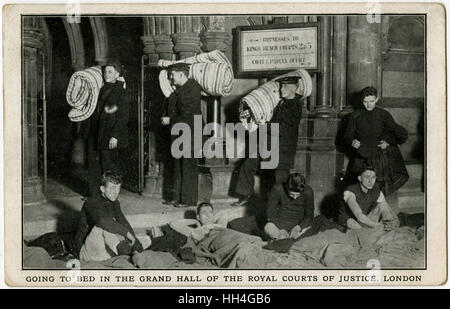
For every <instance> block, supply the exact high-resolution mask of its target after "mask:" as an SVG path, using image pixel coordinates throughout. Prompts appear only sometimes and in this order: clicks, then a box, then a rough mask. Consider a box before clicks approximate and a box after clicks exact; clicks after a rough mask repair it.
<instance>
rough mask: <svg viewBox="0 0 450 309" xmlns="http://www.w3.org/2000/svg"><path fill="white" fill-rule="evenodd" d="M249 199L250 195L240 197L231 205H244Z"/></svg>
mask: <svg viewBox="0 0 450 309" xmlns="http://www.w3.org/2000/svg"><path fill="white" fill-rule="evenodd" d="M249 200H250V198H249V197H244V198H240V199H239V200H238V201H236V202H234V203H231V206H233V207H239V206H244V205H246V204H247V203H248V202H249Z"/></svg>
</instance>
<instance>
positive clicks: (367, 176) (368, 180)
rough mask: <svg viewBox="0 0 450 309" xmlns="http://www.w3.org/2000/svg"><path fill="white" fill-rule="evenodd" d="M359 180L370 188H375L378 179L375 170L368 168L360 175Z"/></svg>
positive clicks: (365, 186)
mask: <svg viewBox="0 0 450 309" xmlns="http://www.w3.org/2000/svg"><path fill="white" fill-rule="evenodd" d="M358 180H359V182H360V184H361V186H363V187H364V188H366V189H369V190H370V189H372V188H373V186H374V185H375V182H376V181H377V175H376V174H375V172H374V171H370V170H367V171H364V172H363V173H362V174H361V175H360V176H358Z"/></svg>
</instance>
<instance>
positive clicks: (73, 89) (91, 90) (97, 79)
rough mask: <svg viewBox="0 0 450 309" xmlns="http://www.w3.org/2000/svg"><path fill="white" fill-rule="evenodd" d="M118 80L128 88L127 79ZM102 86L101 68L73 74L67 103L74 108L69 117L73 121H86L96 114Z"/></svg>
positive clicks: (68, 89) (68, 87)
mask: <svg viewBox="0 0 450 309" xmlns="http://www.w3.org/2000/svg"><path fill="white" fill-rule="evenodd" d="M117 80H118V81H121V82H123V87H124V88H126V83H125V79H124V78H123V77H122V76H120V77H119V78H118V79H117ZM102 86H103V76H102V68H101V66H95V67H90V68H87V69H85V70H82V71H78V72H75V73H73V74H72V76H71V77H70V81H69V86H67V91H66V100H67V103H69V105H70V106H71V107H72V109H71V110H70V112H69V115H68V117H69V119H70V120H71V121H73V122H79V121H83V120H86V119H88V118H89V117H90V116H91V115H92V114H93V113H94V111H95V107H96V106H97V100H98V94H99V93H100V88H102Z"/></svg>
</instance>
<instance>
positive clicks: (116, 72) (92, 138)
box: [88, 62, 129, 196]
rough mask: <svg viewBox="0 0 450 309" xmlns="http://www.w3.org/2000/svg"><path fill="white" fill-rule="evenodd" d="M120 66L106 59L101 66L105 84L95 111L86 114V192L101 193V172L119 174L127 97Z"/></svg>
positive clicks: (124, 132)
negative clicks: (91, 113)
mask: <svg viewBox="0 0 450 309" xmlns="http://www.w3.org/2000/svg"><path fill="white" fill-rule="evenodd" d="M121 72H122V67H121V65H120V64H119V63H117V62H111V63H108V64H107V65H106V66H105V69H104V75H103V76H104V84H103V87H102V88H101V89H100V93H99V95H98V102H97V106H96V108H95V112H94V114H93V115H92V116H91V117H90V118H89V133H88V134H89V137H88V165H89V175H88V176H89V196H95V195H98V194H100V192H99V187H100V180H101V179H100V178H101V175H102V173H104V172H106V171H112V172H115V173H118V174H119V175H121V171H120V165H119V149H121V148H126V147H127V146H128V117H129V114H128V113H129V99H128V95H127V93H126V91H125V89H124V88H123V82H121V81H119V80H118V78H119V77H120V75H121Z"/></svg>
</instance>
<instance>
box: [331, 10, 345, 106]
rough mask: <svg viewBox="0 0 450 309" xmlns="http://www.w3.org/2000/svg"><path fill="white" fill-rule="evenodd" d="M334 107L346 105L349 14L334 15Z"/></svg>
mask: <svg viewBox="0 0 450 309" xmlns="http://www.w3.org/2000/svg"><path fill="white" fill-rule="evenodd" d="M333 24H334V29H333V30H334V31H333V78H332V83H333V92H332V95H333V97H332V98H333V107H334V110H335V111H337V112H340V111H342V110H343V109H345V107H346V99H347V16H343V15H341V16H334V17H333Z"/></svg>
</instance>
